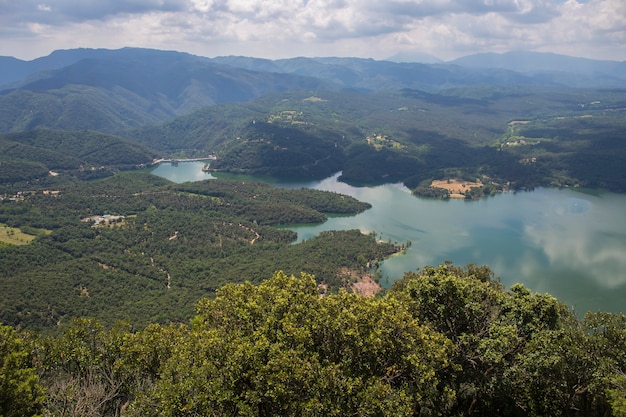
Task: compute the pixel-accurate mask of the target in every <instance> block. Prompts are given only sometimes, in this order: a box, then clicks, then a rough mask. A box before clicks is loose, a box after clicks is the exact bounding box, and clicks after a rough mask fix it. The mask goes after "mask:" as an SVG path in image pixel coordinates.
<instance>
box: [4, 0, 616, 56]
mask: <svg viewBox="0 0 626 417" xmlns="http://www.w3.org/2000/svg"><path fill="white" fill-rule="evenodd" d="M624 44H626V2H624V1H623V0H590V1H588V2H586V3H582V2H579V1H576V0H566V1H565V2H562V1H557V0H474V1H466V0H389V1H384V2H381V1H378V0H293V1H290V0H124V1H122V0H115V1H114V0H110V1H104V0H82V1H81V2H76V1H74V0H56V1H55V2H47V3H45V2H41V0H39V1H34V0H20V1H19V2H0V54H2V55H17V56H22V55H23V54H24V53H26V52H27V51H30V53H31V54H32V56H30V57H28V58H32V57H34V56H39V55H42V54H45V53H48V52H50V51H52V50H54V49H60V48H71V47H77V46H83V47H108V48H118V47H122V46H126V45H134V46H145V47H153V48H162V49H174V48H177V49H180V50H183V51H187V52H192V53H196V54H201V55H209V56H212V55H216V54H239V55H253V56H265V57H269V58H275V57H287V56H295V55H353V56H370V57H374V58H385V57H387V56H390V55H393V54H395V53H396V52H399V51H401V50H407V51H408V50H414V51H421V52H427V53H431V54H433V55H436V56H439V57H442V58H444V59H446V58H453V57H456V56H459V55H465V54H469V53H473V52H480V51H488V50H489V51H496V52H504V51H507V50H513V49H527V50H540V51H553V52H557V53H567V54H574V55H578V56H588V57H595V58H612V59H617V60H624V59H626V50H624V48H623V45H624Z"/></svg>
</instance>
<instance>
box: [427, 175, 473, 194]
mask: <svg viewBox="0 0 626 417" xmlns="http://www.w3.org/2000/svg"><path fill="white" fill-rule="evenodd" d="M430 186H431V187H435V188H443V189H444V190H448V191H449V192H450V198H465V192H466V191H469V190H470V189H471V188H475V187H482V184H481V183H479V182H472V181H465V180H461V179H449V180H435V181H433V182H432V183H431V184H430Z"/></svg>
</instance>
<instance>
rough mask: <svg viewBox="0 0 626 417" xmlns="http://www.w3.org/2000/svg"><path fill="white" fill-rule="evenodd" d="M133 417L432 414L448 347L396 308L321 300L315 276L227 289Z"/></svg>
mask: <svg viewBox="0 0 626 417" xmlns="http://www.w3.org/2000/svg"><path fill="white" fill-rule="evenodd" d="M174 346H175V348H174V350H173V351H172V357H171V359H169V360H168V361H167V363H166V364H165V366H164V367H163V370H162V373H161V378H160V379H159V380H158V381H157V382H156V384H155V386H154V389H153V390H152V391H151V392H148V393H147V395H146V396H145V397H142V398H141V399H140V400H139V401H138V402H137V403H136V404H135V405H134V406H133V407H132V412H134V413H136V415H159V416H192V415H210V414H216V415H240V416H280V415H284V416H290V415H301V416H314V415H330V416H344V415H390V416H391V415H394V416H397V415H407V416H409V415H436V414H438V413H440V412H441V411H442V410H445V409H446V407H447V406H448V405H449V404H450V403H451V401H452V399H453V398H454V393H453V392H452V391H451V390H449V389H447V388H446V387H445V386H443V385H442V384H441V383H440V381H439V380H438V376H437V370H439V369H445V368H446V367H447V366H449V354H450V349H451V347H452V346H451V344H450V342H449V341H448V340H447V339H446V338H445V337H443V336H442V335H440V334H438V333H436V332H434V331H432V330H430V329H428V328H427V327H424V326H422V325H420V324H419V323H418V322H417V321H415V320H413V319H412V318H411V316H410V314H409V312H408V310H407V309H406V308H404V307H403V306H402V305H401V304H400V303H398V302H397V300H394V299H391V298H390V299H386V298H380V299H376V298H365V297H361V296H358V295H355V294H348V293H346V292H343V291H342V292H340V293H339V294H336V295H331V296H327V297H320V295H319V290H318V288H317V285H316V283H315V280H314V279H313V277H312V276H310V275H306V274H304V275H303V276H302V277H301V278H295V277H293V276H287V275H286V274H284V273H281V272H279V273H276V274H275V275H274V276H273V277H272V278H271V279H269V280H266V281H264V282H262V283H261V284H260V285H259V286H254V285H252V284H250V283H246V284H241V285H227V286H226V287H224V288H222V289H221V290H220V291H219V292H218V294H217V297H216V298H215V299H214V300H203V301H201V302H200V303H199V304H198V316H197V317H196V318H195V319H194V320H193V325H192V330H191V332H190V333H189V334H186V335H184V337H181V338H179V339H176V341H175V342H174Z"/></svg>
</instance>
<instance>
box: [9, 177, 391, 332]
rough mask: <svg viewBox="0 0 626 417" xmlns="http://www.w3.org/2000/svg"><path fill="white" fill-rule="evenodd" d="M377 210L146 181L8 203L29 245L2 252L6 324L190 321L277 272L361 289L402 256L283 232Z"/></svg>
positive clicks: (241, 186) (365, 238)
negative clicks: (226, 293)
mask: <svg viewBox="0 0 626 417" xmlns="http://www.w3.org/2000/svg"><path fill="white" fill-rule="evenodd" d="M367 208H369V205H368V204H366V203H361V202H359V201H357V200H355V199H354V198H352V197H349V196H344V195H340V194H337V193H331V192H324V191H317V190H308V189H301V190H288V189H278V188H275V187H272V186H269V185H267V184H262V183H252V182H240V181H226V180H209V181H204V182H199V183H187V184H173V183H171V182H169V181H167V180H164V179H161V178H158V177H155V176H152V175H150V174H139V173H122V174H118V175H116V176H113V177H109V178H106V179H103V180H99V181H93V182H79V183H72V184H68V185H65V186H62V187H59V188H57V189H55V190H39V191H30V192H25V193H22V194H20V195H18V196H16V197H13V198H10V199H5V200H3V201H2V202H0V225H2V226H3V227H2V228H1V229H0V233H2V234H5V235H6V236H5V237H7V238H9V237H11V236H9V235H10V234H12V233H13V234H15V233H16V232H19V233H25V234H26V235H25V236H24V237H22V239H23V241H22V242H20V241H15V242H11V241H8V243H18V245H15V244H4V245H2V244H0V278H1V279H2V283H3V291H2V293H1V294H0V305H1V306H2V308H1V309H0V321H2V322H3V323H4V324H11V325H14V326H20V327H22V328H30V329H37V330H48V331H50V330H53V329H56V328H58V326H59V325H60V324H62V323H65V322H67V321H68V320H69V319H70V318H72V317H80V316H89V317H96V318H98V319H99V320H100V321H102V322H103V323H104V324H109V325H110V324H112V323H114V322H115V321H116V320H122V319H130V320H132V322H133V323H134V324H135V325H138V326H145V325H147V324H148V323H151V322H168V321H172V320H174V321H176V320H183V321H186V320H188V319H189V318H190V317H191V315H192V313H193V305H194V303H195V302H196V301H197V300H198V299H199V298H200V297H207V296H212V295H213V294H214V292H215V290H216V289H217V288H220V287H221V286H223V285H225V284H227V283H229V282H242V281H244V280H249V281H251V282H255V283H258V282H259V281H260V280H261V279H263V278H264V277H266V276H269V275H271V274H272V273H273V272H274V271H275V270H277V269H282V270H285V271H287V272H288V273H291V274H298V273H300V272H307V273H311V274H314V275H315V276H316V277H317V279H318V281H319V283H320V284H324V286H325V287H326V288H327V289H328V290H329V291H336V290H337V289H338V288H340V287H345V288H350V286H351V285H352V284H353V282H352V281H353V280H355V279H357V278H359V277H364V276H368V275H370V274H373V273H375V271H372V268H375V265H377V262H378V261H380V260H382V259H384V258H385V257H387V256H389V255H391V254H393V253H396V252H397V251H399V250H400V247H398V246H397V245H394V244H391V243H383V242H377V241H376V239H375V237H374V236H373V235H364V234H362V233H361V232H360V231H358V230H353V231H342V232H328V233H325V234H322V235H320V236H318V237H316V238H314V239H311V240H308V241H306V242H302V243H300V244H295V245H293V244H291V243H292V242H293V241H294V240H295V239H296V235H295V233H294V232H292V231H290V230H287V229H278V228H275V227H274V226H277V225H288V224H295V223H298V224H302V223H321V222H323V221H325V220H326V214H327V213H333V214H356V213H358V212H361V211H363V210H366V209H367ZM28 236H30V239H29V238H28ZM32 239H34V240H32ZM1 241H5V240H1Z"/></svg>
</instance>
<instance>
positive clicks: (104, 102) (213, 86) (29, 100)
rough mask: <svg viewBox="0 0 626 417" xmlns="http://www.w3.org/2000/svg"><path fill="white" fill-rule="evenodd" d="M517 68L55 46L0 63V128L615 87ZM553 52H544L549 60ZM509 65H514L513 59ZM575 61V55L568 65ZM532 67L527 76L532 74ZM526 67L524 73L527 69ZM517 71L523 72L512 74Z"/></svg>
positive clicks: (616, 69) (614, 69) (623, 82)
mask: <svg viewBox="0 0 626 417" xmlns="http://www.w3.org/2000/svg"><path fill="white" fill-rule="evenodd" d="M525 57H526V60H525V61H524V62H525V64H526V66H525V67H523V68H522V67H521V66H520V68H515V67H514V66H512V65H503V64H502V61H504V60H506V59H507V58H506V57H505V58H502V60H500V61H498V62H494V67H493V68H486V67H485V66H482V67H480V68H474V67H473V65H472V64H471V63H472V62H474V61H472V60H471V59H470V57H468V59H467V61H466V62H467V64H466V65H464V62H465V61H459V63H458V64H457V63H447V64H418V63H396V62H390V61H375V60H371V59H356V58H302V57H301V58H291V59H282V60H275V61H270V60H262V59H256V58H247V57H216V58H206V57H199V56H194V55H190V54H186V53H180V52H174V51H158V50H150V49H140V48H123V49H119V50H104V49H96V50H92V49H76V50H69V51H56V52H54V53H52V54H51V55H50V56H48V57H42V58H39V59H36V60H33V61H28V62H25V61H19V60H16V59H14V58H8V57H1V58H2V59H0V87H1V88H0V90H1V93H0V109H1V110H0V132H8V131H18V130H30V129H35V128H38V127H48V128H60V129H70V130H74V129H92V130H100V131H104V132H109V133H110V132H118V131H119V130H121V129H123V128H127V127H136V126H140V125H145V124H155V123H159V122H163V121H165V120H168V119H170V118H172V117H174V116H177V115H181V114H186V113H189V112H191V111H193V110H196V109H198V108H200V107H203V106H206V105H213V104H221V103H228V102H243V101H249V100H251V99H254V98H257V97H259V96H261V95H263V94H267V93H270V92H284V91H287V90H296V89H300V90H302V89H307V90H314V91H338V90H344V91H360V92H371V91H381V90H400V89H404V88H410V89H417V90H423V91H429V92H437V91H441V90H445V89H450V88H458V87H468V86H478V85H483V86H484V85H491V86H506V85H509V86H510V85H527V86H543V87H578V88H579V87H587V88H601V87H603V88H606V87H608V88H620V87H621V88H623V87H624V86H626V78H625V76H624V75H623V74H624V71H623V66H624V64H623V63H614V62H604V61H591V60H585V63H586V64H587V65H586V66H585V67H592V68H594V69H595V72H594V73H593V74H590V73H588V72H584V73H583V72H580V71H577V70H575V68H580V67H581V66H582V65H576V66H575V67H574V66H572V65H567V63H568V62H569V61H568V60H567V58H568V57H557V58H558V59H553V61H558V62H557V63H556V64H553V66H552V67H550V68H551V69H552V68H557V69H558V71H556V72H555V71H542V70H541V68H543V67H541V66H540V65H541V62H540V60H539V59H538V58H537V57H536V56H535V55H530V54H527V55H525ZM553 58H554V57H553ZM509 61H510V62H515V61H514V60H513V58H510V59H509ZM576 62H577V63H579V64H580V60H578V61H576ZM529 63H536V64H535V65H537V67H536V68H537V69H538V71H537V72H533V71H532V68H535V66H533V64H529ZM529 68H530V69H529ZM522 70H523V71H522Z"/></svg>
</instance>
